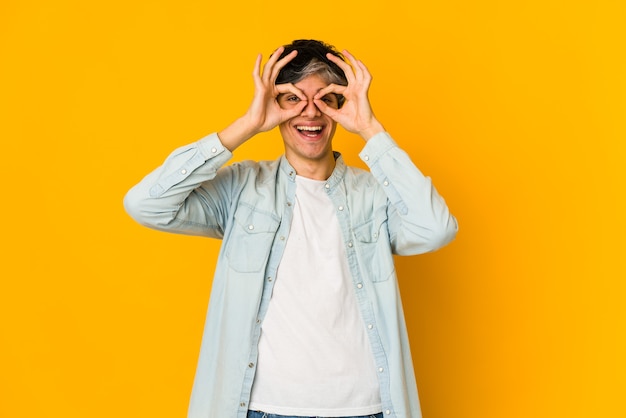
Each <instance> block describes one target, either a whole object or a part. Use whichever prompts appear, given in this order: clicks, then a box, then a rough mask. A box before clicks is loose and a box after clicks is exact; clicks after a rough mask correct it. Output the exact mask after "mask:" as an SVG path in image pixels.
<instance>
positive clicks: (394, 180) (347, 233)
mask: <svg viewBox="0 0 626 418" xmlns="http://www.w3.org/2000/svg"><path fill="white" fill-rule="evenodd" d="M344 55H345V56H346V57H347V58H348V61H349V63H350V64H351V65H349V64H348V63H347V62H346V61H344V60H343V57H342V55H341V54H339V53H338V52H336V51H335V50H334V49H333V48H332V47H330V46H328V45H326V44H324V43H322V42H319V41H313V40H299V41H294V42H293V43H292V44H290V45H287V46H285V47H281V48H278V50H276V51H275V52H274V54H272V56H271V57H270V58H269V60H268V61H267V63H266V64H265V66H264V67H263V71H262V72H261V56H259V57H258V58H257V61H256V65H255V67H254V84H255V93H254V98H253V101H252V105H251V106H250V108H249V109H248V111H247V112H246V114H245V115H243V116H242V117H241V118H239V119H237V120H236V121H235V122H233V123H232V124H231V125H230V126H228V127H227V128H225V129H224V130H222V131H220V132H218V133H216V134H211V135H209V136H207V137H205V138H203V139H201V140H199V141H197V142H195V143H193V144H191V145H188V146H185V147H182V148H179V149H177V150H176V151H174V152H173V153H172V154H171V155H170V156H169V157H168V158H167V160H166V161H165V163H164V164H163V165H162V166H161V167H159V168H157V169H156V170H155V171H154V172H152V173H151V174H149V175H148V176H147V177H145V178H144V179H143V180H142V181H141V182H140V183H139V184H138V185H137V186H135V187H134V188H132V189H131V190H130V191H129V192H128V194H127V196H126V198H125V206H126V210H127V211H128V213H129V214H130V215H131V216H132V217H133V218H134V219H136V220H137V221H138V222H139V223H141V224H143V225H146V226H148V227H151V228H156V229H159V230H164V231H169V232H176V233H183V234H192V235H203V236H207V237H214V238H220V239H222V240H223V244H222V249H221V251H220V254H219V258H218V263H217V267H216V272H215V275H214V278H213V287H212V291H211V298H210V299H211V300H210V303H209V310H208V314H207V319H206V324H205V330H204V337H203V342H202V347H201V352H200V358H199V363H198V369H197V372H196V379H195V383H194V389H193V393H192V396H191V402H190V408H189V417H190V418H231V417H232V418H245V417H251V418H262V417H275V416H276V417H285V416H288V417H296V416H297V417H303V416H304V417H356V416H359V417H361V416H363V417H370V416H376V417H383V416H385V417H402V418H404V417H419V416H421V414H420V407H419V401H418V396H417V389H416V386H415V378H414V375H413V366H412V362H411V354H410V350H409V344H408V337H407V333H406V328H405V324H404V317H403V313H402V305H401V301H400V296H399V292H398V285H397V281H396V276H395V269H394V264H393V254H400V255H412V254H419V253H424V252H427V251H433V250H435V249H437V248H439V247H441V246H443V245H445V244H447V243H448V242H449V241H451V240H452V239H453V238H454V236H455V234H456V231H457V223H456V220H455V219H454V217H453V216H452V215H451V214H450V213H449V211H448V208H447V207H446V204H445V202H444V200H443V199H442V198H441V197H440V196H439V195H438V194H437V192H436V191H435V189H434V188H433V186H432V185H431V182H430V179H429V178H427V177H424V176H423V175H422V174H421V173H420V171H419V170H418V169H417V168H416V167H415V166H414V165H413V163H412V162H411V160H410V159H409V157H408V156H407V154H406V153H405V152H403V151H402V150H401V149H400V148H398V146H397V145H396V143H395V142H394V141H393V140H392V139H391V137H390V136H389V134H387V133H386V132H385V130H384V128H383V126H382V125H381V123H380V122H379V121H378V120H377V119H376V117H375V116H374V114H373V112H372V109H371V107H370V103H369V99H368V96H367V92H368V88H369V85H370V82H371V76H370V74H369V72H368V70H367V68H366V67H365V66H364V65H363V63H362V62H360V61H359V60H357V59H355V58H354V57H353V56H352V55H351V54H350V53H348V52H347V51H344ZM337 123H339V124H341V125H342V126H343V127H344V128H345V129H346V130H348V131H350V132H353V133H356V134H358V135H360V136H361V137H362V138H363V139H364V140H365V141H366V143H365V146H364V148H363V151H362V152H361V153H360V157H361V159H362V160H363V161H364V162H365V163H366V164H367V165H368V166H369V168H370V171H371V173H370V172H367V171H363V170H360V169H357V168H352V167H347V166H346V165H345V163H344V162H343V159H342V157H341V156H340V154H339V153H336V152H333V149H332V139H333V135H334V133H335V128H336V126H337ZM276 126H278V127H279V129H280V133H281V135H282V138H283V142H284V146H285V154H284V155H283V156H282V157H280V158H279V159H277V160H276V161H261V162H250V161H248V162H242V163H237V164H232V165H230V166H225V167H224V164H225V163H226V162H227V161H228V160H229V159H230V158H231V155H232V152H233V151H234V150H235V149H236V148H237V147H238V146H239V145H241V144H243V143H244V142H245V141H247V140H248V139H250V138H252V137H253V136H255V135H256V134H257V133H259V132H263V131H268V130H270V129H273V128H275V127H276ZM191 263H192V264H190V265H189V266H188V267H187V268H193V262H191ZM198 268H201V267H198Z"/></svg>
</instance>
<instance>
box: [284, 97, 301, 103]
mask: <svg viewBox="0 0 626 418" xmlns="http://www.w3.org/2000/svg"><path fill="white" fill-rule="evenodd" d="M287 101H289V102H299V101H300V98H299V97H298V96H289V97H287Z"/></svg>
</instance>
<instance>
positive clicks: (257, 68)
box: [252, 54, 262, 84]
mask: <svg viewBox="0 0 626 418" xmlns="http://www.w3.org/2000/svg"><path fill="white" fill-rule="evenodd" d="M261 59H262V55H261V54H259V55H257V57H256V62H255V63H254V70H252V78H253V79H254V83H255V84H257V82H259V81H261Z"/></svg>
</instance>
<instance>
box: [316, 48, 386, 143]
mask: <svg viewBox="0 0 626 418" xmlns="http://www.w3.org/2000/svg"><path fill="white" fill-rule="evenodd" d="M343 54H344V55H345V56H346V57H347V58H348V60H349V61H350V63H351V64H352V67H351V66H350V65H348V64H347V63H346V62H345V61H343V60H342V59H340V58H338V57H336V56H334V55H333V54H327V55H326V57H327V58H328V59H329V60H331V61H332V62H334V63H335V64H337V65H338V66H339V68H341V69H342V70H343V72H344V74H345V75H346V78H347V80H348V85H347V86H341V85H337V84H330V85H328V86H327V87H326V88H324V89H322V90H320V91H319V92H318V93H317V94H316V95H315V97H314V98H313V100H314V102H315V105H316V106H317V107H318V109H320V110H321V111H322V112H324V113H325V114H327V115H328V116H330V117H331V118H332V119H333V120H334V121H335V122H337V123H339V124H340V125H341V126H343V127H344V128H345V129H346V130H347V131H349V132H352V133H356V134H359V135H361V137H363V139H365V140H366V141H367V140H368V139H370V138H371V137H372V136H374V135H375V134H377V133H379V132H382V131H384V130H385V129H384V128H383V126H382V125H381V123H380V122H379V121H378V120H377V119H376V117H375V116H374V113H373V112H372V107H371V106H370V102H369V98H368V96H367V93H368V90H369V86H370V83H371V82H372V76H371V75H370V73H369V71H368V70H367V67H365V64H363V63H362V62H361V61H359V60H357V59H356V58H354V56H352V54H350V53H349V52H348V51H346V50H344V51H343ZM329 93H336V94H341V95H343V96H344V97H345V99H346V101H345V102H344V104H343V106H342V107H341V108H340V109H334V108H332V107H330V106H328V105H327V104H326V103H325V102H324V101H322V100H321V99H322V98H323V97H324V96H325V95H327V94H329Z"/></svg>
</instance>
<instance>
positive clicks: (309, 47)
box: [276, 39, 348, 86]
mask: <svg viewBox="0 0 626 418" xmlns="http://www.w3.org/2000/svg"><path fill="white" fill-rule="evenodd" d="M284 47H285V50H284V51H283V53H282V54H281V55H280V57H279V59H280V58H283V57H285V56H287V55H288V54H289V53H290V52H292V51H293V50H297V51H298V55H296V57H295V58H294V59H292V60H291V61H289V62H288V63H287V65H285V66H284V67H283V68H282V69H281V70H280V72H279V73H278V77H277V78H276V84H284V83H297V82H298V81H300V80H302V79H303V78H305V77H308V76H310V75H313V74H317V75H319V76H320V77H322V79H324V81H326V82H327V83H329V84H331V83H334V84H339V85H342V86H347V85H348V80H347V78H346V75H345V74H344V72H343V70H342V69H341V68H339V66H338V65H337V64H335V63H334V62H332V61H330V60H329V59H328V58H326V54H327V53H331V54H333V55H334V56H336V57H339V58H341V59H342V60H343V61H345V59H344V57H343V55H341V53H340V52H338V51H337V50H336V49H335V47H333V46H332V45H328V44H326V43H324V42H322V41H316V40H314V39H298V40H295V41H293V42H292V43H290V44H288V45H285V46H284Z"/></svg>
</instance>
